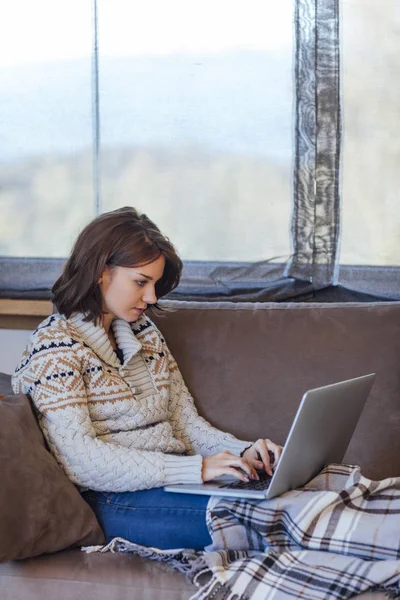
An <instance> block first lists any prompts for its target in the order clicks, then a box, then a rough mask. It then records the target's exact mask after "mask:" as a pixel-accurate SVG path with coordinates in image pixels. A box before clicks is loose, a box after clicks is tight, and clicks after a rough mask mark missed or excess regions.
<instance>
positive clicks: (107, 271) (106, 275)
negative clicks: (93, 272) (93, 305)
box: [97, 265, 110, 284]
mask: <svg viewBox="0 0 400 600" xmlns="http://www.w3.org/2000/svg"><path fill="white" fill-rule="evenodd" d="M109 277H110V267H109V266H108V265H106V266H105V267H104V269H103V271H102V273H101V275H100V277H99V278H98V280H97V283H98V284H100V283H103V282H104V281H107V280H108V278H109Z"/></svg>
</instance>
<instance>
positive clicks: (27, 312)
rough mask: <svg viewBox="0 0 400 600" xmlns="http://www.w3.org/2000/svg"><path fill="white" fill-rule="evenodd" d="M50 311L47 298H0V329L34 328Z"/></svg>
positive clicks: (51, 309) (50, 304) (51, 310)
mask: <svg viewBox="0 0 400 600" xmlns="http://www.w3.org/2000/svg"><path fill="white" fill-rule="evenodd" d="M52 312H53V305H52V303H51V302H50V301H49V300H11V299H7V298H0V329H29V330H30V329H35V328H36V327H37V326H38V325H39V323H40V322H41V321H43V320H44V319H45V318H46V317H48V316H49V315H51V313H52Z"/></svg>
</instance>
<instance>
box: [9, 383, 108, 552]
mask: <svg viewBox="0 0 400 600" xmlns="http://www.w3.org/2000/svg"><path fill="white" fill-rule="evenodd" d="M0 473H1V487H0V562H1V561H6V560H11V559H21V558H25V557H32V556H37V555H39V554H43V553H48V552H56V551H58V550H62V549H64V548H68V547H70V546H75V545H87V544H88V545H91V544H101V543H103V542H104V535H103V533H102V531H101V528H100V525H99V523H98V521H97V519H96V517H95V515H94V513H93V511H92V509H91V508H90V506H89V505H88V504H87V503H86V502H85V501H84V500H83V498H82V497H81V495H80V493H79V492H78V490H77V489H76V487H75V486H74V485H73V483H72V482H71V481H70V480H69V479H68V477H67V476H66V475H65V473H64V472H63V471H62V469H61V467H59V465H58V464H57V462H56V461H55V459H54V458H53V456H52V455H51V454H50V452H49V451H48V450H47V449H46V445H45V441H44V438H43V435H42V433H41V431H40V428H39V426H38V424H37V422H36V419H35V416H34V414H33V412H32V408H31V405H30V401H29V398H28V397H27V396H25V395H22V394H21V395H18V396H14V395H10V396H6V397H5V398H3V399H1V400H0Z"/></svg>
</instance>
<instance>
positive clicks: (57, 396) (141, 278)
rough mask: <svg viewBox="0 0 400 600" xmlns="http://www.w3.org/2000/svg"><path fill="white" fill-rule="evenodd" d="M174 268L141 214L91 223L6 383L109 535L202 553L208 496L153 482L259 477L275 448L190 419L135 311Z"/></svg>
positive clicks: (163, 348) (175, 378)
mask: <svg viewBox="0 0 400 600" xmlns="http://www.w3.org/2000/svg"><path fill="white" fill-rule="evenodd" d="M181 272H182V262H181V260H180V258H179V257H178V255H177V253H176V251H175V249H174V247H173V245H172V244H171V243H170V242H169V240H168V239H167V238H165V237H164V236H163V235H162V234H161V232H160V230H159V229H158V228H157V227H156V225H154V223H152V221H150V219H148V217H147V216H146V215H143V214H142V215H140V214H138V213H137V211H136V210H135V209H133V208H130V207H127V208H122V209H118V210H115V211H112V212H109V213H106V214H103V215H101V216H99V217H97V218H96V219H94V221H92V222H91V223H89V225H87V227H86V228H85V229H84V230H83V231H82V233H81V234H80V235H79V237H78V239H77V241H76V243H75V245H74V248H73V250H72V253H71V256H70V258H69V259H68V261H67V263H66V265H65V268H64V271H63V273H62V275H61V277H60V278H59V279H58V280H57V281H56V283H55V285H54V287H53V290H52V291H53V295H54V298H53V300H54V304H55V306H56V307H57V310H58V313H57V314H53V315H51V316H50V317H49V318H48V319H46V320H45V321H43V323H41V324H40V325H39V327H38V329H37V330H36V331H35V332H33V334H32V335H31V337H30V338H29V340H28V344H27V347H26V349H25V351H24V354H23V356H22V359H21V362H20V364H19V365H18V367H17V369H16V371H15V374H14V376H13V381H12V383H13V389H14V392H15V393H21V392H22V393H25V394H29V395H30V396H31V398H32V401H33V404H34V407H35V412H36V415H37V418H38V421H39V424H40V427H41V429H42V431H43V433H44V435H45V438H46V440H47V442H48V445H49V448H50V451H51V452H52V453H53V455H54V456H55V457H56V459H57V461H58V462H59V464H60V465H61V467H62V468H63V469H64V471H65V473H66V474H67V476H68V477H69V478H70V479H71V481H72V482H73V483H75V484H76V485H77V486H78V488H79V490H80V491H81V493H82V494H83V497H84V498H85V499H86V500H87V501H88V502H89V503H90V504H91V506H92V507H93V509H94V511H95V513H96V514H97V517H98V519H99V522H100V524H101V525H102V527H103V530H104V532H105V535H106V537H107V538H108V539H111V538H113V537H124V538H125V539H129V540H131V541H133V542H136V543H139V544H143V545H147V546H156V547H159V548H177V547H190V548H196V549H202V548H204V547H205V546H206V545H208V544H209V543H210V542H211V539H210V536H209V534H208V531H207V527H206V522H205V510H206V505H207V500H208V498H207V497H204V496H194V495H188V494H182V495H181V494H169V493H167V492H164V491H163V489H162V486H164V485H166V484H172V483H200V482H203V481H209V480H211V479H214V478H215V477H217V476H219V475H223V474H231V475H233V476H234V477H237V478H238V479H242V480H248V478H258V474H257V472H256V470H255V469H256V468H257V469H262V468H265V469H266V471H267V472H269V473H271V467H273V466H275V464H276V463H277V461H278V460H279V456H280V453H281V447H280V446H278V445H277V444H274V443H273V442H271V441H270V440H258V441H257V442H255V443H254V444H249V442H244V441H240V440H238V439H236V438H235V437H234V436H233V435H231V434H228V433H224V432H222V431H219V430H218V429H216V428H214V427H212V426H211V425H210V424H209V423H208V422H207V421H205V420H204V419H203V418H202V417H200V416H199V415H198V413H197V411H196V409H195V406H194V403H193V399H192V397H191V395H190V393H189V391H188V390H187V388H186V386H185V383H184V381H183V379H182V376H181V374H180V372H179V369H178V367H177V364H176V362H175V360H174V358H173V357H172V355H171V353H170V351H169V349H168V347H167V345H166V343H165V340H164V338H163V336H162V334H161V333H160V331H159V330H158V329H157V327H156V326H155V325H154V324H153V323H152V321H151V320H150V319H149V318H148V317H147V315H146V314H145V311H146V309H147V308H149V307H156V308H157V300H158V298H160V297H162V296H165V295H166V294H167V293H168V292H170V291H171V290H173V289H174V288H175V287H176V286H177V285H178V283H179V279H180V276H181ZM216 395H217V390H216ZM268 450H270V451H272V452H273V453H274V465H270V459H269V455H268ZM259 459H261V460H259ZM239 468H240V469H239Z"/></svg>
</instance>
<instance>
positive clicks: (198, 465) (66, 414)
mask: <svg viewBox="0 0 400 600" xmlns="http://www.w3.org/2000/svg"><path fill="white" fill-rule="evenodd" d="M66 345H67V346H68V344H66ZM32 350H33V351H32ZM46 350H47V351H46ZM27 357H28V358H27ZM25 359H27V360H25V361H24V362H23V363H22V364H21V365H20V366H19V367H18V368H17V370H16V372H15V374H14V376H13V380H12V385H13V389H14V392H15V393H24V394H29V395H30V396H31V398H32V401H33V403H34V406H35V410H36V413H37V417H38V420H39V424H40V426H41V429H42V431H43V433H44V436H45V438H46V440H47V442H48V444H49V447H50V450H51V452H52V454H53V455H54V456H55V458H56V459H57V461H58V462H59V464H60V465H61V467H62V468H63V469H64V471H65V473H66V474H67V476H68V477H69V478H70V479H71V481H72V482H73V483H75V484H76V485H79V486H82V487H84V488H90V489H93V490H97V491H111V492H124V491H135V490H141V489H149V488H153V487H161V486H163V485H167V484H172V483H174V484H175V483H201V481H202V479H201V469H202V457H201V456H200V455H199V454H198V455H197V456H179V455H172V454H164V453H162V452H156V451H154V452H153V451H145V450H134V449H130V448H125V447H123V446H120V445H118V444H116V443H113V442H104V441H102V440H100V439H98V438H97V436H96V432H95V429H94V427H93V423H92V421H91V418H90V413H89V407H88V401H87V396H86V391H85V383H84V378H83V374H82V365H81V360H80V358H79V356H78V352H76V351H74V350H72V349H71V347H58V348H57V349H56V350H54V349H53V350H51V351H49V350H48V349H43V350H42V348H39V349H38V348H33V349H31V351H30V352H27V353H25Z"/></svg>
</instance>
